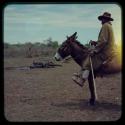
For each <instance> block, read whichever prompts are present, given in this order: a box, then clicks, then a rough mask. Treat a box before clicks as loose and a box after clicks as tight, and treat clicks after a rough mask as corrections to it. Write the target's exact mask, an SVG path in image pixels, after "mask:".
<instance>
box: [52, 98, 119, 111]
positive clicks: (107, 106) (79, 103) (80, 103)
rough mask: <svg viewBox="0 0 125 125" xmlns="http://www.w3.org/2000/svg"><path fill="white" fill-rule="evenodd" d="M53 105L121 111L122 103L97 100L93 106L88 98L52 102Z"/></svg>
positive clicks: (67, 107) (71, 108)
mask: <svg viewBox="0 0 125 125" xmlns="http://www.w3.org/2000/svg"><path fill="white" fill-rule="evenodd" d="M51 105H52V106H56V107H62V108H66V109H70V110H74V109H75V110H100V109H101V110H112V111H121V105H119V104H113V103H109V102H106V101H102V102H98V101H97V102H96V104H95V105H94V106H91V105H90V104H89V102H88V100H85V99H83V100H73V101H70V102H65V103H52V104H51Z"/></svg>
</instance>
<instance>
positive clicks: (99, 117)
mask: <svg viewBox="0 0 125 125" xmlns="http://www.w3.org/2000/svg"><path fill="white" fill-rule="evenodd" d="M34 59H35V58H30V59H28V58H8V59H7V58H6V59H5V60H4V64H5V65H4V66H5V67H7V66H15V65H16V66H21V65H30V64H31V63H32V61H33V60H34ZM79 69H80V67H79V66H78V65H77V64H76V63H75V62H74V61H72V60H71V61H70V62H69V63H63V67H56V68H48V69H32V70H4V98H5V107H4V109H5V118H6V119H7V120H9V121H115V120H118V119H119V118H120V116H121V74H117V75H114V76H111V77H110V78H102V79H101V78H97V79H96V85H97V94H98V102H97V104H96V106H94V107H92V106H90V105H88V100H89V96H90V95H89V89H88V83H87V82H86V83H85V86H84V87H83V88H80V87H79V86H78V85H76V84H75V83H74V82H73V81H72V80H71V76H72V74H73V73H74V72H77V71H78V70H79Z"/></svg>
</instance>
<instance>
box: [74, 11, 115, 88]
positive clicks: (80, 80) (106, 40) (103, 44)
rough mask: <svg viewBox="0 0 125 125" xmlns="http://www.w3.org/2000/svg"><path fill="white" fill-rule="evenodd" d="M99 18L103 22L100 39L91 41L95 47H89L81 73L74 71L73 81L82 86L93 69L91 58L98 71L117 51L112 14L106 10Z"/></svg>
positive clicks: (94, 68)
mask: <svg viewBox="0 0 125 125" xmlns="http://www.w3.org/2000/svg"><path fill="white" fill-rule="evenodd" d="M98 19H99V21H101V23H102V28H101V30H100V33H99V36H98V40H97V41H90V44H91V45H93V44H94V45H95V47H94V48H91V47H90V48H89V54H87V56H86V58H85V60H84V62H83V65H82V70H81V72H80V74H77V73H74V76H73V77H72V79H73V81H75V82H76V83H77V84H78V85H80V86H81V87H82V86H83V85H84V82H85V81H86V79H88V76H89V73H90V71H91V62H90V58H91V60H92V64H93V70H94V71H96V70H97V69H99V68H100V67H101V66H102V64H103V63H106V61H107V60H109V59H111V57H113V55H114V53H115V47H116V45H115V40H114V33H113V29H112V24H111V21H113V18H111V14H110V13H108V12H104V13H103V15H101V16H99V17H98Z"/></svg>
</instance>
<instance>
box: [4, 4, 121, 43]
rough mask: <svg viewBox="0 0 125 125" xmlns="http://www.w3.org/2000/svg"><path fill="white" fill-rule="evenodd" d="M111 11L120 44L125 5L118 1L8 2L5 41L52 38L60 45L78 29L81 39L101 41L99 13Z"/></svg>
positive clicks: (14, 41)
mask: <svg viewBox="0 0 125 125" xmlns="http://www.w3.org/2000/svg"><path fill="white" fill-rule="evenodd" d="M104 12H109V13H111V14H112V15H111V16H112V18H113V19H114V21H113V22H112V26H113V29H114V35H115V40H116V43H118V42H121V41H122V34H121V32H122V31H121V29H122V18H121V17H122V8H121V6H120V5H118V4H117V3H114V4H95V3H94V4H8V5H7V6H5V8H4V19H3V21H4V42H8V43H25V42H32V43H34V42H40V43H42V42H43V41H44V40H46V39H48V38H50V37H51V38H52V40H54V41H58V42H59V43H60V44H61V43H62V42H63V41H65V40H66V36H70V35H72V34H73V33H74V32H77V35H78V38H77V39H78V41H80V42H81V43H82V44H86V43H87V42H89V41H90V40H97V39H98V34H99V31H100V28H101V26H102V25H101V22H100V21H99V20H98V16H100V15H102V14H103V13H104Z"/></svg>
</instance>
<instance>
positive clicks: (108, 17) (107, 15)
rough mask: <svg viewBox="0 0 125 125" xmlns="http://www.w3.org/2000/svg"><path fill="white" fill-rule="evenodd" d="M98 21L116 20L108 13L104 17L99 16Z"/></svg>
mask: <svg viewBox="0 0 125 125" xmlns="http://www.w3.org/2000/svg"><path fill="white" fill-rule="evenodd" d="M98 19H99V20H102V19H107V20H109V21H113V20H114V19H113V18H111V14H110V13H108V12H104V13H103V15H101V16H98Z"/></svg>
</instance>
